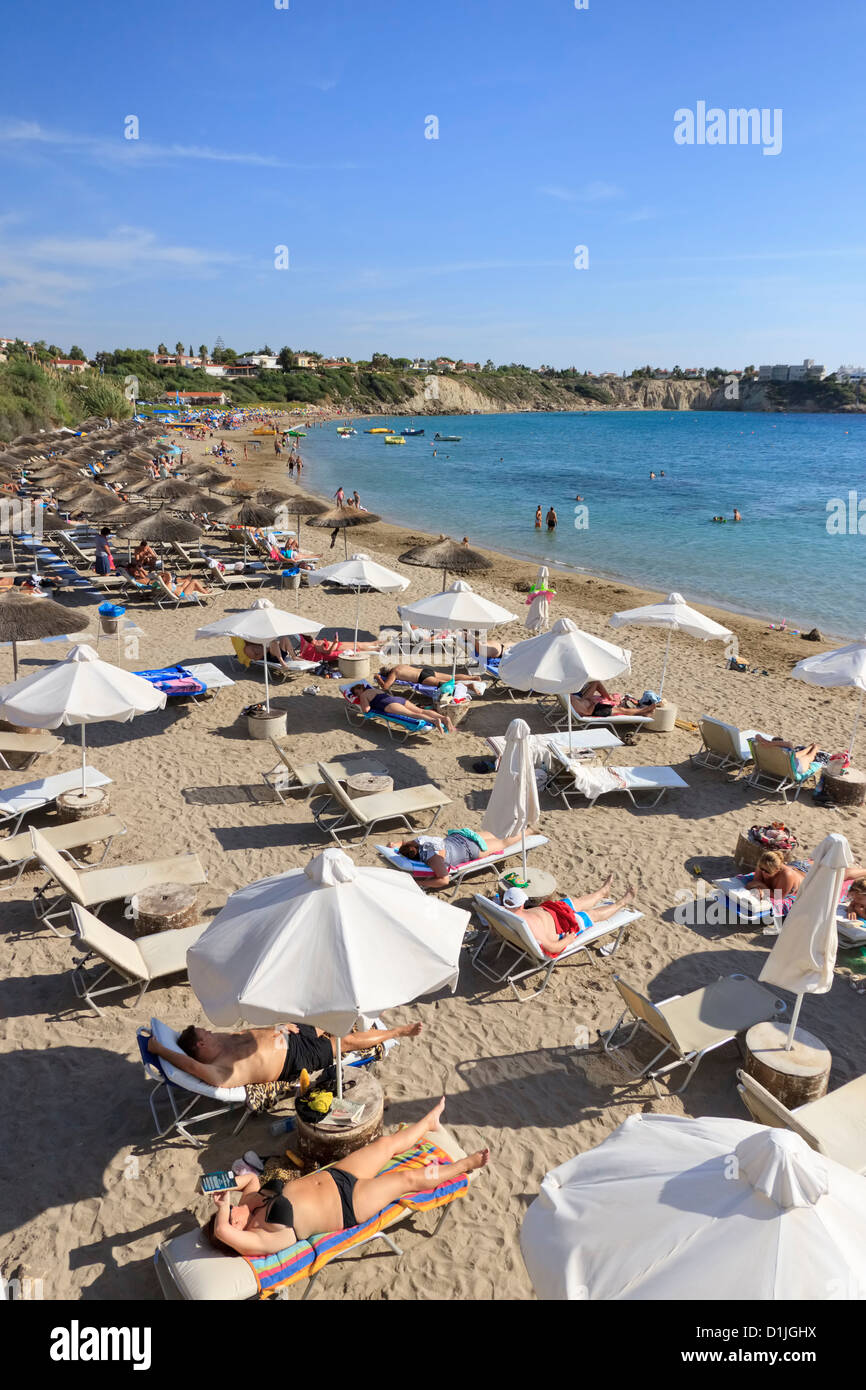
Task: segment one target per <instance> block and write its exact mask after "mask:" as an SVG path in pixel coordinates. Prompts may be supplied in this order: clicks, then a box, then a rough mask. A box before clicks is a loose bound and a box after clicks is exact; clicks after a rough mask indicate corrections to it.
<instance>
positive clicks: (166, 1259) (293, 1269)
mask: <svg viewBox="0 0 866 1390" xmlns="http://www.w3.org/2000/svg"><path fill="white" fill-rule="evenodd" d="M465 1157H466V1153H465V1150H463V1149H462V1148H461V1147H460V1145H459V1144H458V1143H457V1141H456V1140H455V1139H454V1138H453V1136H452V1135H451V1134H449V1132H448V1131H447V1130H445V1129H438V1130H434V1131H433V1132H432V1133H431V1134H429V1135H427V1136H426V1138H425V1139H424V1140H423V1141H422V1143H421V1144H419V1145H417V1147H416V1148H415V1149H413V1150H411V1151H409V1152H407V1153H406V1154H403V1155H398V1157H397V1158H395V1159H393V1160H392V1161H391V1163H389V1164H388V1166H387V1169H386V1170H383V1171H393V1169H394V1168H396V1167H398V1166H404V1167H408V1166H412V1167H416V1166H418V1164H419V1163H423V1162H429V1161H430V1160H431V1159H435V1160H437V1161H438V1162H440V1163H454V1162H456V1161H458V1160H459V1159H461V1158H465ZM474 1177H475V1174H474V1173H469V1174H463V1175H462V1176H461V1177H459V1178H456V1179H455V1180H454V1181H453V1182H452V1183H449V1184H447V1185H445V1184H443V1185H442V1186H441V1187H437V1188H434V1189H433V1191H432V1192H418V1193H415V1194H414V1196H412V1197H404V1198H402V1199H401V1200H400V1201H398V1202H392V1203H391V1204H390V1206H388V1207H386V1208H385V1209H384V1211H381V1212H378V1213H377V1214H376V1215H375V1216H373V1217H371V1218H370V1220H369V1221H365V1222H363V1223H362V1224H361V1225H360V1226H352V1227H350V1228H349V1229H348V1230H345V1231H332V1232H328V1233H324V1234H321V1235H313V1236H310V1238H309V1240H302V1241H296V1242H295V1244H294V1245H291V1246H288V1247H287V1248H286V1249H285V1250H281V1251H279V1253H278V1254H276V1255H265V1256H260V1257H254V1258H251V1259H249V1260H247V1259H244V1258H241V1257H240V1256H238V1257H237V1258H236V1259H226V1257H225V1256H224V1255H220V1254H218V1253H217V1252H216V1251H215V1250H214V1249H213V1247H212V1246H211V1245H210V1244H209V1243H208V1242H207V1241H205V1240H204V1238H203V1236H202V1234H201V1231H200V1230H199V1229H198V1228H196V1229H195V1230H192V1231H187V1232H185V1233H184V1234H183V1235H180V1236H175V1237H174V1238H173V1239H172V1240H169V1241H166V1242H164V1243H163V1244H162V1245H160V1246H159V1248H158V1249H157V1251H156V1253H155V1255H154V1264H155V1267H156V1273H157V1277H158V1279H159V1283H160V1287H161V1288H162V1291H163V1293H164V1295H165V1297H166V1298H169V1299H175V1300H176V1299H178V1298H181V1299H184V1300H188V1301H194V1302H199V1301H207V1302H235V1301H243V1300H245V1299H252V1298H257V1297H258V1298H269V1297H277V1298H286V1297H287V1294H286V1290H287V1289H288V1288H289V1287H290V1286H291V1285H292V1284H296V1283H300V1282H301V1281H303V1280H305V1279H307V1280H309V1282H308V1284H307V1287H306V1289H305V1291H304V1295H303V1298H304V1299H306V1298H308V1297H309V1295H310V1293H311V1291H312V1289H313V1285H314V1280H315V1279H316V1277H317V1275H318V1274H319V1273H320V1271H321V1270H323V1269H324V1268H325V1265H327V1264H329V1263H330V1262H331V1260H334V1259H338V1258H339V1257H340V1256H342V1255H345V1254H348V1253H349V1252H350V1251H352V1250H356V1249H357V1248H358V1247H359V1246H361V1245H365V1244H367V1242H369V1241H374V1240H381V1241H384V1242H385V1244H386V1245H387V1246H388V1248H389V1249H390V1250H391V1252H392V1253H393V1254H395V1255H397V1256H398V1257H399V1256H401V1255H402V1253H403V1252H402V1251H401V1250H400V1247H399V1246H398V1245H397V1244H396V1243H395V1242H394V1241H393V1240H392V1238H391V1237H390V1236H389V1235H387V1234H386V1227H389V1226H391V1225H393V1224H394V1223H395V1222H397V1221H404V1220H406V1219H408V1218H410V1217H411V1216H412V1214H413V1213H415V1212H422V1211H428V1210H431V1209H436V1208H439V1209H440V1210H439V1217H438V1220H437V1222H436V1225H435V1226H434V1228H433V1230H432V1231H431V1232H430V1234H431V1235H436V1234H437V1233H438V1231H439V1229H440V1227H441V1225H442V1222H443V1221H444V1219H445V1217H446V1216H447V1214H448V1209H449V1206H450V1204H451V1203H452V1202H453V1201H454V1200H455V1199H457V1198H459V1197H462V1196H463V1195H464V1193H465V1192H467V1191H468V1188H469V1184H470V1182H471V1181H472V1180H473V1178H474Z"/></svg>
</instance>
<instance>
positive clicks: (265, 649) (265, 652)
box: [262, 642, 271, 714]
mask: <svg viewBox="0 0 866 1390" xmlns="http://www.w3.org/2000/svg"><path fill="white" fill-rule="evenodd" d="M262 652H263V655H264V658H265V663H264V664H265V709H266V710H267V712H268V714H270V712H271V695H270V688H269V686H268V658H269V656H270V652H269V651H268V643H267V642H265V643H264V645H263V648H262Z"/></svg>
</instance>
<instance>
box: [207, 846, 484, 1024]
mask: <svg viewBox="0 0 866 1390" xmlns="http://www.w3.org/2000/svg"><path fill="white" fill-rule="evenodd" d="M468 921H469V913H468V912H464V911H463V910H462V909H460V908H456V907H451V906H450V905H449V904H447V903H442V902H439V901H438V900H436V899H435V898H433V897H431V896H428V895H427V894H426V893H424V892H423V890H422V889H420V888H419V887H418V885H417V884H416V883H415V881H414V879H412V878H411V877H410V876H409V875H408V874H395V873H393V871H392V870H390V869H388V868H387V867H383V868H378V867H376V868H358V867H357V866H356V865H355V863H354V862H353V860H351V859H350V858H349V856H348V855H347V854H344V853H343V851H342V850H339V849H326V850H324V851H323V853H321V854H318V855H316V857H315V858H314V859H311V860H310V862H309V864H307V866H306V867H305V868H303V869H292V870H290V871H289V872H288V873H285V874H278V875H277V876H276V877H274V878H265V879H261V880H260V881H259V882H258V883H252V884H250V885H249V887H247V888H242V889H241V890H240V891H239V892H237V893H233V894H232V895H231V897H230V898H229V900H228V902H227V903H226V905H225V907H224V908H223V909H222V911H221V912H219V913H218V914H217V916H216V917H215V918H214V920H213V922H212V923H211V924H210V926H209V927H208V928H207V930H206V931H205V932H203V933H202V935H201V936H200V937H199V939H198V941H197V942H196V943H195V945H194V946H193V947H191V949H190V951H189V952H188V955H187V963H188V966H189V979H190V984H191V985H192V987H193V989H194V990H195V993H196V995H197V996H198V998H199V1000H200V1001H201V1004H202V1007H203V1008H204V1011H205V1013H206V1014H207V1016H208V1018H209V1019H211V1020H212V1021H213V1022H214V1023H216V1024H218V1025H220V1026H222V1027H227V1028H232V1027H235V1026H237V1025H239V1024H242V1023H245V1024H251V1025H266V1024H270V1023H277V1024H278V1023H285V1022H292V1023H310V1024H312V1025H314V1026H315V1027H317V1028H322V1029H324V1030H325V1032H327V1033H332V1034H333V1035H334V1036H335V1037H337V1038H339V1037H341V1036H342V1035H343V1034H345V1033H347V1032H348V1031H349V1030H350V1029H351V1027H352V1024H353V1023H354V1021H355V1019H356V1018H357V1017H358V1015H359V1014H367V1015H373V1016H375V1015H377V1014H379V1013H381V1012H383V1011H384V1010H385V1009H391V1008H396V1007H397V1006H398V1005H400V1004H408V1003H409V1002H410V1001H411V1000H412V999H417V998H418V997H419V995H423V994H431V993H433V991H434V990H437V989H441V988H442V987H443V986H445V985H448V986H450V987H451V988H452V989H453V988H454V987H455V986H456V984H457V976H458V973H459V961H460V948H461V945H462V942H463V935H464V932H465V930H466V926H467V923H468Z"/></svg>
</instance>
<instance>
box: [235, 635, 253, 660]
mask: <svg viewBox="0 0 866 1390" xmlns="http://www.w3.org/2000/svg"><path fill="white" fill-rule="evenodd" d="M232 646H233V647H234V649H235V656H236V657H237V659H238V661H239V662H240V663H241V665H242V666H246V667H250V666H251V665H252V662H251V661H250V659H249V657H248V656H247V655H246V653H245V651H244V647H245V646H246V643H245V642H244V639H243V638H242V637H233V638H232Z"/></svg>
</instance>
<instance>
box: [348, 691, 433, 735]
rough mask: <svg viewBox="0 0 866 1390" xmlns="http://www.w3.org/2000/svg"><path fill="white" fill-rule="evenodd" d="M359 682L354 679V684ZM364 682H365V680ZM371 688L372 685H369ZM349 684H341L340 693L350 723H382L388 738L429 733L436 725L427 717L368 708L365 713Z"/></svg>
mask: <svg viewBox="0 0 866 1390" xmlns="http://www.w3.org/2000/svg"><path fill="white" fill-rule="evenodd" d="M360 683H361V682H359V681H354V682H353V684H354V685H359V684H360ZM365 684H366V682H365ZM371 688H372V687H371ZM351 690H352V687H351V686H350V685H341V686H340V694H341V695H342V697H343V705H344V708H345V710H346V719H347V720H348V722H349V723H350V724H351V723H352V722H353V721H354V722H356V723H360V724H373V723H376V724H384V725H385V728H386V729H387V730H388V737H389V738H404V739H407V738H409V737H410V736H411V735H412V734H431V733H433V732H434V730H435V728H436V725H435V724H431V723H430V721H429V719H400V718H398V717H397V715H394V714H377V713H376V712H375V711H373V710H370V711H369V712H368V713H367V714H365V713H364V711H363V710H362V709H361V706H360V705H359V703H358V699H357V697H356V696H353V695H352V693H351Z"/></svg>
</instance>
